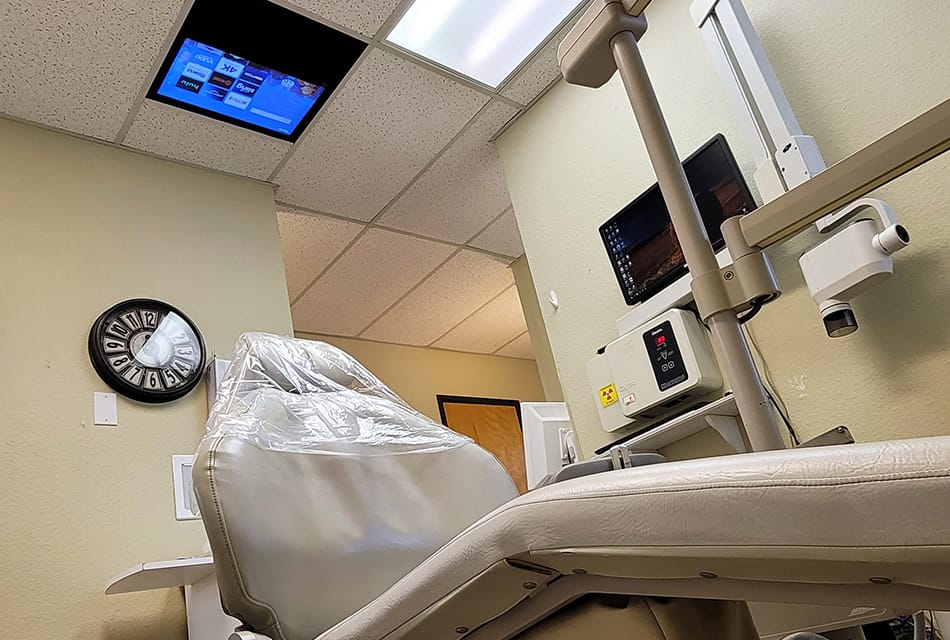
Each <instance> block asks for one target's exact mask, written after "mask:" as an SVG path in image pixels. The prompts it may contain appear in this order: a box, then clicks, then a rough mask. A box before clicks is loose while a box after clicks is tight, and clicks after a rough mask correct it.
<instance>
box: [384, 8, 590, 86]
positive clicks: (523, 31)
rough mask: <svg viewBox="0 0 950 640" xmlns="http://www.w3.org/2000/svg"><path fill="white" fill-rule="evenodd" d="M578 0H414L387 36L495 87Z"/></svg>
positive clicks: (420, 54)
mask: <svg viewBox="0 0 950 640" xmlns="http://www.w3.org/2000/svg"><path fill="white" fill-rule="evenodd" d="M580 4H581V2H580V1H578V0H415V2H414V3H413V4H412V6H411V7H409V10H408V11H407V12H406V14H405V15H404V16H403V17H402V19H401V20H400V21H399V23H398V24H396V26H395V28H394V29H393V30H392V32H391V33H390V34H389V37H388V38H387V40H388V41H389V42H391V43H393V44H395V45H397V46H399V47H401V48H403V49H406V50H408V51H411V52H413V53H415V54H417V55H419V56H422V57H423V58H427V59H429V60H431V61H433V62H436V63H438V64H440V65H442V66H445V67H448V68H449V69H452V70H454V71H457V72H458V73H461V74H462V75H464V76H468V77H469V78H473V79H474V80H477V81H479V82H481V83H483V84H486V85H488V86H489V87H498V85H500V84H501V83H502V82H503V81H504V80H505V78H507V77H508V76H509V75H511V72H512V71H514V70H515V69H516V68H517V67H518V65H520V64H521V63H522V62H524V60H525V59H526V58H527V57H528V56H529V55H531V52H532V51H534V50H535V49H536V48H537V47H538V45H540V44H541V43H542V42H543V41H544V40H545V38H547V37H548V36H549V35H550V34H551V32H552V31H554V29H556V28H557V26H558V25H559V24H561V22H563V21H564V19H565V18H567V16H569V15H570V14H571V13H572V12H573V11H574V10H575V9H576V8H577V7H578V6H579V5H580Z"/></svg>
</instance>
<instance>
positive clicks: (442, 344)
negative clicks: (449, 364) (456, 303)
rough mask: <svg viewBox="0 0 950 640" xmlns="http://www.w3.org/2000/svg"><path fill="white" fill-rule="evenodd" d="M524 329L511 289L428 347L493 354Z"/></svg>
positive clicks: (521, 314) (523, 321)
mask: <svg viewBox="0 0 950 640" xmlns="http://www.w3.org/2000/svg"><path fill="white" fill-rule="evenodd" d="M527 329H528V328H527V326H526V325H525V320H524V312H523V311H522V310H521V300H520V299H519V298H518V289H517V287H511V288H510V289H508V290H506V291H505V292H504V293H502V294H501V295H500V296H498V297H497V298H495V299H494V300H492V301H491V302H489V303H488V304H486V305H485V306H484V307H482V308H481V309H479V310H478V311H476V312H475V313H474V314H472V315H471V316H469V317H468V318H467V319H466V320H465V321H464V322H462V324H460V325H459V326H457V327H455V328H454V329H452V330H451V331H450V332H448V333H447V334H446V335H445V336H443V337H442V338H440V339H439V340H437V341H436V342H435V343H434V344H433V345H432V346H434V347H439V348H441V349H453V350H455V351H474V352H475V353H494V352H495V351H497V350H498V349H499V348H501V347H502V346H504V345H506V344H508V343H509V342H510V341H511V340H513V339H514V338H516V337H517V336H519V335H521V334H522V333H524V332H525V331H527Z"/></svg>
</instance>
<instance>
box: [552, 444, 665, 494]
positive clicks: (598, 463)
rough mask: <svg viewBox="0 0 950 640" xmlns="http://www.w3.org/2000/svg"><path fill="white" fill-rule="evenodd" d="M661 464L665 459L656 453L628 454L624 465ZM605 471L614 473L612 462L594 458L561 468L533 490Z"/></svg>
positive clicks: (606, 459)
mask: <svg viewBox="0 0 950 640" xmlns="http://www.w3.org/2000/svg"><path fill="white" fill-rule="evenodd" d="M661 462H667V459H666V458H664V457H663V456H661V455H660V454H658V453H630V454H629V455H628V456H627V462H626V465H627V467H628V468H630V467H645V466H647V465H651V464H659V463H661ZM607 471H616V468H615V467H614V464H613V461H612V460H611V459H610V458H595V459H593V460H585V461H584V462H575V463H574V464H569V465H566V466H564V467H561V468H560V469H558V470H557V471H556V472H554V473H551V474H549V475H547V476H545V477H544V479H543V480H541V482H539V483H538V486H537V487H535V489H539V488H541V487H546V486H547V485H549V484H554V483H556V482H564V481H565V480H573V479H574V478H582V477H584V476H592V475H594V474H595V473H605V472H607Z"/></svg>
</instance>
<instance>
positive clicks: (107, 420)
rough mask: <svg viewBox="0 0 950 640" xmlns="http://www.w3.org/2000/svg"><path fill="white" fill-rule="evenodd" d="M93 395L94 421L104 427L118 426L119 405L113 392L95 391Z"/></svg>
mask: <svg viewBox="0 0 950 640" xmlns="http://www.w3.org/2000/svg"><path fill="white" fill-rule="evenodd" d="M93 397H94V399H93V403H94V405H95V411H94V417H95V423H96V424H98V425H102V426H106V427H116V426H118V425H119V407H118V404H117V403H116V398H115V394H114V393H100V392H98V391H97V392H96V393H94V394H93Z"/></svg>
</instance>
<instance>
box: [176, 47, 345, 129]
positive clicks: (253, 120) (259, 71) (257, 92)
mask: <svg viewBox="0 0 950 640" xmlns="http://www.w3.org/2000/svg"><path fill="white" fill-rule="evenodd" d="M325 90H326V87H324V86H321V85H316V84H313V83H310V82H306V81H305V80H301V79H300V78H296V77H294V76H291V75H288V74H285V73H281V72H279V71H275V70H273V69H268V68H267V67H265V66H263V65H259V64H255V63H254V62H252V61H250V60H247V59H245V58H242V57H240V56H237V55H234V54H231V53H228V52H226V51H222V50H221V49H217V48H215V47H212V46H209V45H206V44H203V43H201V42H197V41H195V40H192V39H190V38H186V39H185V40H184V42H183V43H182V45H181V47H180V48H179V50H178V53H177V54H176V55H175V59H174V61H173V62H172V64H171V66H170V67H169V68H168V72H167V73H166V74H165V77H164V78H163V79H162V83H161V85H160V86H159V87H158V94H159V95H161V96H164V97H165V98H169V99H171V100H174V101H176V102H181V103H184V104H187V105H190V106H192V107H197V108H198V109H202V110H205V111H211V112H213V113H216V114H218V115H222V116H225V117H227V118H231V119H233V120H238V121H240V122H243V123H246V124H250V125H253V126H256V127H261V128H263V129H268V130H270V131H274V132H276V133H278V134H282V135H285V136H289V135H291V134H292V133H293V132H294V130H295V129H296V128H297V127H298V126H299V125H300V123H301V122H302V121H303V119H304V118H305V117H306V115H307V113H308V112H309V111H310V110H311V109H312V108H313V107H314V105H316V103H317V100H319V99H320V96H321V95H322V94H323V92H324V91H325Z"/></svg>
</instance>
